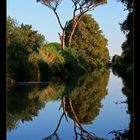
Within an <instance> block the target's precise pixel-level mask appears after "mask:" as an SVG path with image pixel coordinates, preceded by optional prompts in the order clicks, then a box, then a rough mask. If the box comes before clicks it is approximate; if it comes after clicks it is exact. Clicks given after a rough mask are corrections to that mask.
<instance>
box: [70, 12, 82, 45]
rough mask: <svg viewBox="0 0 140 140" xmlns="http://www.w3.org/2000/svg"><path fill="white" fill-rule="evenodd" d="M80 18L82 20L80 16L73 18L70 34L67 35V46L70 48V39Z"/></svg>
mask: <svg viewBox="0 0 140 140" xmlns="http://www.w3.org/2000/svg"><path fill="white" fill-rule="evenodd" d="M81 18H82V14H81V15H80V16H75V17H74V18H73V22H72V29H71V32H70V35H69V40H68V46H69V47H71V41H72V37H73V35H74V32H75V29H76V27H77V25H78V23H79V22H80V20H81Z"/></svg>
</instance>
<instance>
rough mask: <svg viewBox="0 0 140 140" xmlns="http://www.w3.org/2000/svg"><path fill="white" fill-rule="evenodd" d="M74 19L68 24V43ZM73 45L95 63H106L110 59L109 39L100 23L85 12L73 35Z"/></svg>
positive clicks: (90, 61) (91, 62)
mask: <svg viewBox="0 0 140 140" xmlns="http://www.w3.org/2000/svg"><path fill="white" fill-rule="evenodd" d="M72 24H73V23H72V20H71V21H69V23H68V25H67V26H66V45H67V44H68V43H69V34H70V31H71V28H72ZM71 45H72V46H74V49H76V50H77V53H81V54H83V55H84V57H85V59H86V60H87V61H88V62H89V63H90V64H93V65H105V64H106V63H108V61H109V51H108V48H107V47H106V46H107V39H106V38H105V36H104V35H103V34H102V31H101V30H100V28H99V25H98V23H97V22H96V21H95V20H94V19H93V18H92V17H91V15H88V14H85V15H84V16H83V17H82V18H81V21H80V22H79V24H78V25H77V28H76V30H75V34H74V35H73V40H72V42H71Z"/></svg>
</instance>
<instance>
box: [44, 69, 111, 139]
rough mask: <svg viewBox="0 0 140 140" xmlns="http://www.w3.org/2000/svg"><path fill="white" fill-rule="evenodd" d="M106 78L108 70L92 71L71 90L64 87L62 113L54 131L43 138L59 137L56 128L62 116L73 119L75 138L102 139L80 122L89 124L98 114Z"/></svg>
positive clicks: (105, 87)
mask: <svg viewBox="0 0 140 140" xmlns="http://www.w3.org/2000/svg"><path fill="white" fill-rule="evenodd" d="M108 79H109V71H108V70H102V71H94V72H92V73H90V74H87V75H84V76H83V77H82V78H80V79H79V81H78V85H77V86H76V87H75V88H72V90H71V91H70V90H67V87H65V91H67V92H64V94H63V96H62V98H61V104H60V108H62V109H63V113H62V115H61V117H60V119H59V121H58V124H57V127H56V129H55V130H54V132H53V133H52V134H51V135H49V136H48V137H46V138H44V139H43V140H52V139H56V140H59V139H60V137H59V136H58V129H59V127H60V124H61V121H62V118H63V117H65V119H66V120H67V121H68V117H69V118H71V119H72V120H73V132H74V139H75V140H78V139H80V140H103V138H100V137H97V136H96V135H95V134H94V133H92V132H88V131H87V130H86V129H84V128H83V126H82V124H91V123H92V121H93V120H94V119H95V118H96V117H97V116H98V114H99V111H100V108H101V107H102V106H101V100H102V99H103V98H104V97H105V96H106V95H107V84H108ZM69 89H70V88H69ZM66 95H67V96H66ZM66 112H67V113H66Z"/></svg>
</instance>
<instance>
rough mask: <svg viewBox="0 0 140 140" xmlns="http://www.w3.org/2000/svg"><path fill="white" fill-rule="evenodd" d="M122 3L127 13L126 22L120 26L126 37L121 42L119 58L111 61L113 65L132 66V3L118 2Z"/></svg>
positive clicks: (122, 0) (123, 0)
mask: <svg viewBox="0 0 140 140" xmlns="http://www.w3.org/2000/svg"><path fill="white" fill-rule="evenodd" d="M120 1H121V2H123V3H124V4H125V6H126V9H125V10H128V11H129V13H128V15H127V18H126V20H125V21H124V22H123V23H121V24H120V26H121V30H122V31H123V33H124V34H125V35H126V40H125V42H123V44H122V46H121V48H122V54H121V56H118V55H115V56H114V57H113V59H112V61H113V64H114V65H119V66H122V65H125V64H129V65H133V57H134V52H133V44H134V35H133V31H134V27H133V13H134V12H133V1H132V0H120Z"/></svg>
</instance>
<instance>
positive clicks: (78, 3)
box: [37, 0, 107, 48]
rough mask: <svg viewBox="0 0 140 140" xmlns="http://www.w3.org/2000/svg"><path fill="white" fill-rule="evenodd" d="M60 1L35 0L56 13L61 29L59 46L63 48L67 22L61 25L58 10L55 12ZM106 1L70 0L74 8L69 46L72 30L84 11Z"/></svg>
mask: <svg viewBox="0 0 140 140" xmlns="http://www.w3.org/2000/svg"><path fill="white" fill-rule="evenodd" d="M61 1H62V0H37V2H41V3H42V4H44V5H45V6H47V7H48V8H50V9H51V10H52V11H53V12H54V14H55V15H56V17H57V20H58V23H59V25H60V27H61V29H62V35H60V33H59V36H60V41H61V46H62V48H64V46H65V27H66V25H67V22H65V24H64V25H62V22H61V20H60V17H59V15H58V12H57V8H58V6H59V4H60V3H61ZM106 2H107V0H72V3H73V7H74V10H73V18H72V28H71V31H70V34H69V43H68V45H69V47H70V46H71V40H72V36H73V34H74V31H75V29H76V27H77V24H78V23H79V21H80V20H81V18H82V16H83V15H84V14H85V13H87V12H88V11H90V10H93V9H94V8H95V7H97V6H98V5H101V4H104V3H106Z"/></svg>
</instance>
